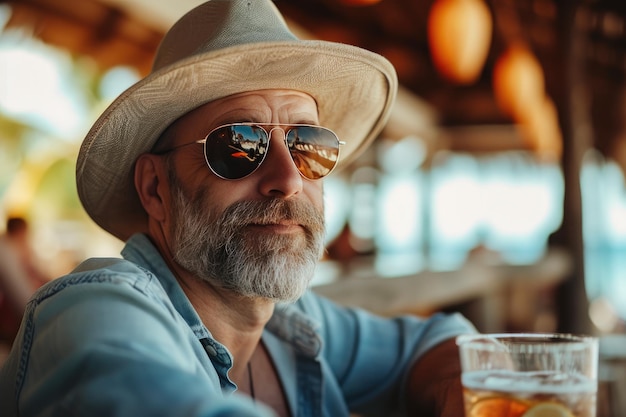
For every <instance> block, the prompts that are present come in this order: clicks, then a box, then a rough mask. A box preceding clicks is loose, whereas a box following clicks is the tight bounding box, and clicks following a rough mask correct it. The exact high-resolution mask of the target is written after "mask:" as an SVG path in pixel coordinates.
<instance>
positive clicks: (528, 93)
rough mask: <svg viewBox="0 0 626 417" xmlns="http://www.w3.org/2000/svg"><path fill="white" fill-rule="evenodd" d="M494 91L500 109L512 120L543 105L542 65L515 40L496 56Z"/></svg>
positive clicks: (520, 117) (520, 118) (521, 117)
mask: <svg viewBox="0 0 626 417" xmlns="http://www.w3.org/2000/svg"><path fill="white" fill-rule="evenodd" d="M492 81H493V90H494V94H495V98H496V101H497V103H498V106H499V107H500V109H501V110H502V111H503V112H504V113H505V114H507V115H508V116H511V117H512V118H513V119H514V120H517V121H520V120H522V119H524V116H525V114H526V113H527V112H529V111H530V109H532V108H533V107H535V106H539V105H542V104H543V103H544V99H545V86H544V82H545V81H544V75H543V69H542V68H541V64H540V63H539V61H538V60H537V58H535V56H534V54H533V53H532V52H531V51H530V50H529V49H528V48H527V47H526V46H525V45H523V44H522V43H514V44H512V45H511V46H509V47H508V48H507V50H506V51H504V53H503V54H502V55H500V56H499V57H498V59H497V60H496V63H495V65H494V68H493V77H492Z"/></svg>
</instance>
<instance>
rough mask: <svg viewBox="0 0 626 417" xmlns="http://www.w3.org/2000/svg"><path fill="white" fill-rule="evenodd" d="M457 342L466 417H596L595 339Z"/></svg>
mask: <svg viewBox="0 0 626 417" xmlns="http://www.w3.org/2000/svg"><path fill="white" fill-rule="evenodd" d="M458 343H459V348H460V352H461V363H462V366H463V374H462V382H463V392H464V401H465V415H466V417H595V415H596V392H597V360H598V359H597V341H596V340H595V339H594V338H588V337H578V336H571V335H554V334H551V335H543V334H542V335H537V334H523V335H521V334H515V335H509V334H500V335H479V336H478V335H474V336H461V337H460V338H459V339H458Z"/></svg>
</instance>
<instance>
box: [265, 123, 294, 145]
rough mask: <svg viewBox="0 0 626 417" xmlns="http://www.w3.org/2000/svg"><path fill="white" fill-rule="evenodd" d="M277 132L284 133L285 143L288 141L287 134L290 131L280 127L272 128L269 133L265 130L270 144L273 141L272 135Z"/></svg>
mask: <svg viewBox="0 0 626 417" xmlns="http://www.w3.org/2000/svg"><path fill="white" fill-rule="evenodd" d="M275 130H279V131H281V132H283V141H285V142H286V141H287V133H288V130H286V129H284V128H282V127H280V126H272V128H271V129H270V130H269V131H268V130H267V129H265V132H266V133H267V140H268V142H269V141H271V140H272V133H274V131H275Z"/></svg>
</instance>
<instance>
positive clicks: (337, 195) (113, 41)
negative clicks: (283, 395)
mask: <svg viewBox="0 0 626 417" xmlns="http://www.w3.org/2000/svg"><path fill="white" fill-rule="evenodd" d="M200 3H201V1H200V0H175V1H174V0H164V1H159V2H154V1H150V0H19V1H4V2H0V29H1V32H0V202H1V204H0V219H3V220H7V219H9V218H14V217H19V218H23V219H25V220H26V221H27V222H28V225H29V238H30V244H31V245H32V255H31V259H32V260H34V261H35V263H36V264H37V265H38V266H37V267H38V268H40V270H42V271H43V273H44V274H45V275H46V277H47V279H53V278H55V277H57V276H59V275H62V274H65V273H67V272H68V271H70V270H71V269H72V268H73V267H74V266H75V265H76V264H77V263H78V262H80V261H81V260H82V259H84V258H85V257H89V256H117V255H118V253H119V250H120V249H121V246H122V242H120V241H118V240H116V239H115V238H113V237H111V236H109V235H107V234H106V233H105V232H103V231H101V230H100V229H99V228H98V227H97V226H95V224H94V223H92V222H91V220H90V219H89V218H88V217H87V216H86V215H85V214H84V212H83V210H82V207H81V205H80V202H79V201H78V198H77V195H76V190H75V182H74V169H75V160H76V155H77V151H78V148H79V146H80V143H81V141H82V138H83V137H84V135H85V133H86V132H87V130H88V129H89V127H90V126H91V124H92V123H93V121H94V120H95V118H96V117H97V116H98V115H99V113H100V112H101V111H102V110H103V109H104V108H105V107H106V106H107V105H108V104H109V103H110V102H111V100H112V99H113V98H114V97H116V96H117V95H118V94H120V93H121V92H122V91H123V90H124V89H126V88H127V87H128V86H130V85H131V84H132V83H134V82H136V81H137V80H138V79H139V78H140V77H142V76H144V75H146V74H147V73H148V72H149V71H150V66H151V63H152V57H153V54H154V52H155V50H156V48H157V46H158V44H159V41H160V39H161V38H162V36H163V34H164V32H165V31H166V30H167V28H168V27H169V26H170V25H171V24H172V23H173V22H174V21H175V20H177V19H178V18H179V17H180V16H181V15H182V14H184V13H185V12H186V11H187V10H189V9H190V8H192V7H193V6H195V5H197V4H200ZM275 3H276V5H277V6H278V7H279V9H280V10H281V11H282V12H283V14H284V15H285V16H286V18H287V20H288V23H289V25H290V26H291V27H292V29H293V30H294V32H296V33H297V34H298V35H299V36H300V37H303V38H311V39H324V40H332V41H338V42H344V43H350V44H354V45H359V46H361V47H364V48H366V49H370V50H372V51H375V52H378V53H380V54H382V55H384V56H385V57H387V58H388V59H389V60H390V61H391V62H392V63H393V64H394V65H395V67H396V68H397V71H398V76H399V80H400V84H401V88H400V92H399V96H398V101H397V103H396V105H395V107H394V110H393V114H392V116H391V119H390V121H389V123H388V125H387V127H386V128H385V130H384V131H383V132H382V134H381V135H380V137H379V138H378V139H377V141H376V142H375V144H374V146H372V147H371V148H370V149H369V150H368V152H366V153H365V154H364V155H363V156H362V157H361V158H359V159H358V160H357V161H356V162H355V163H353V164H352V165H351V166H350V167H348V168H347V169H344V170H343V171H341V172H339V173H337V174H336V175H333V176H331V178H328V180H327V182H326V212H327V213H326V215H327V222H328V236H327V247H328V250H327V253H326V255H325V258H324V260H323V262H322V263H321V265H320V267H319V268H318V271H317V274H316V277H315V279H314V282H313V284H314V289H315V290H316V291H319V292H320V293H323V294H326V295H328V296H329V297H331V298H334V299H336V300H338V301H340V302H342V303H345V304H350V305H357V306H361V307H364V308H367V309H371V310H373V311H376V312H379V313H381V314H395V313H398V312H408V313H417V314H430V313H433V312H435V311H461V312H463V313H465V314H467V315H468V316H469V317H470V318H471V319H472V320H473V321H474V322H475V323H476V324H477V326H478V327H479V329H481V330H484V331H502V330H513V331H522V330H524V331H555V330H559V331H570V332H584V333H595V334H621V333H624V332H625V331H626V326H625V323H626V193H625V186H624V172H625V169H626V136H625V135H626V130H625V128H626V126H625V125H624V122H623V121H624V120H625V117H624V116H626V107H625V104H626V100H625V98H626V96H625V92H626V90H625V88H624V87H625V83H624V79H625V74H626V27H625V25H626V23H625V18H626V3H624V2H623V1H622V0H585V1H583V0H578V1H576V0H571V1H570V0H275ZM0 227H2V226H0ZM3 232H6V230H3Z"/></svg>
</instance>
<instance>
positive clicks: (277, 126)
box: [159, 122, 346, 181]
mask: <svg viewBox="0 0 626 417" xmlns="http://www.w3.org/2000/svg"><path fill="white" fill-rule="evenodd" d="M235 126H249V127H257V128H260V129H261V130H263V131H264V132H265V134H266V135H267V149H266V151H265V153H263V154H262V155H260V156H261V160H260V161H259V163H258V165H257V166H256V167H254V169H253V170H252V171H251V172H250V173H248V174H246V175H244V176H241V177H238V178H228V177H224V176H223V175H221V174H219V173H217V172H215V169H213V167H212V166H211V163H210V162H209V158H208V155H207V145H206V143H207V140H208V139H209V136H211V135H212V134H213V133H214V132H215V131H217V130H219V129H223V128H228V127H235ZM266 127H271V129H269V130H268V129H266ZM299 127H312V128H315V129H322V130H325V131H327V132H330V133H331V134H332V135H333V136H334V138H335V139H336V141H337V159H336V161H335V164H334V165H333V167H332V168H331V169H330V170H329V171H328V172H327V173H326V174H324V175H321V176H319V177H318V178H309V177H307V176H306V175H304V174H303V173H302V171H301V170H300V169H299V168H298V165H297V164H296V161H295V159H294V158H293V156H292V154H291V152H292V148H291V147H290V146H289V143H288V141H287V135H288V134H289V132H290V131H291V130H293V129H296V128H299ZM276 129H279V130H282V132H283V136H284V142H285V145H286V146H287V149H288V150H289V156H290V157H291V161H292V162H293V163H294V165H295V166H296V169H297V170H298V172H299V173H300V175H301V176H302V177H303V178H306V179H307V180H310V181H316V180H319V179H322V178H324V177H326V176H327V175H329V174H330V173H331V172H333V170H334V169H335V168H336V167H337V164H338V163H339V158H340V151H341V146H343V145H345V144H346V142H344V141H341V140H339V137H338V136H337V134H336V133H335V132H333V131H332V130H330V129H329V128H327V127H323V126H319V125H312V124H304V123H296V124H284V123H251V122H240V123H226V124H223V125H220V126H217V127H216V128H214V129H212V130H211V131H210V132H209V133H208V134H207V135H206V136H205V137H204V138H203V139H199V140H196V141H193V142H189V143H185V144H182V145H178V146H174V147H173V148H171V149H169V150H167V151H163V152H159V154H165V153H168V152H172V151H175V150H178V149H180V148H183V147H185V146H189V145H195V144H202V147H203V153H204V161H205V162H206V164H207V166H208V167H209V169H210V170H211V172H212V173H213V174H215V175H216V176H217V177H219V178H221V179H224V180H229V181H236V180H241V179H244V178H246V177H248V176H250V175H252V174H254V173H255V172H256V170H257V169H259V167H260V166H261V165H262V164H263V162H264V161H265V158H266V156H267V154H268V153H269V149H270V142H271V138H272V132H273V131H274V130H276ZM296 151H297V150H296Z"/></svg>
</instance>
